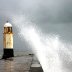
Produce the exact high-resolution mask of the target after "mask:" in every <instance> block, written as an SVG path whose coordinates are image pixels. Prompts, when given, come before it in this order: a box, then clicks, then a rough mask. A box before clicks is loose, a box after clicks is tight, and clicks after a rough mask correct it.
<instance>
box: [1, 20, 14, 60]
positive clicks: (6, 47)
mask: <svg viewBox="0 0 72 72" xmlns="http://www.w3.org/2000/svg"><path fill="white" fill-rule="evenodd" d="M10 57H14V51H13V30H12V25H11V24H10V23H9V22H8V21H7V22H6V23H5V25H4V32H3V57H2V59H7V58H10Z"/></svg>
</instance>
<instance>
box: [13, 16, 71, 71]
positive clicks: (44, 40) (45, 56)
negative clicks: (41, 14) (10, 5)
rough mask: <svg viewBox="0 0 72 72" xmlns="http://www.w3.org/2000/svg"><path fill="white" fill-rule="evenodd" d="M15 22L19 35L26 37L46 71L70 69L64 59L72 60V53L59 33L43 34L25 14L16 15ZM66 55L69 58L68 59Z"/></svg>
mask: <svg viewBox="0 0 72 72" xmlns="http://www.w3.org/2000/svg"><path fill="white" fill-rule="evenodd" d="M13 24H14V25H15V26H16V27H17V29H18V31H19V36H20V37H21V38H22V39H25V40H26V41H27V42H28V43H29V44H30V46H31V47H32V50H33V52H34V53H35V55H36V56H37V58H38V60H39V62H40V64H41V66H42V68H43V71H44V72H68V71H69V70H68V68H67V69H66V68H65V67H63V66H64V65H63V63H64V62H63V61H64V60H67V63H68V62H71V61H72V58H71V54H72V53H71V51H69V50H68V48H66V46H65V44H64V43H63V42H61V41H60V39H59V36H58V35H53V34H51V35H44V34H42V33H41V31H39V30H38V28H37V27H36V26H35V25H34V24H33V23H31V22H29V21H27V20H26V19H25V18H24V17H23V16H16V17H14V19H13ZM65 56H66V57H68V58H69V59H66V57H65ZM63 57H64V58H63ZM63 59H64V60H63ZM66 65H69V64H66Z"/></svg>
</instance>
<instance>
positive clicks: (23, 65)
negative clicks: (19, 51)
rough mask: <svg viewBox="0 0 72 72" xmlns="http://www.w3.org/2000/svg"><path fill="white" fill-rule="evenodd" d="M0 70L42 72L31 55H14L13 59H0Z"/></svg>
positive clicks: (6, 71) (2, 71) (8, 71)
mask: <svg viewBox="0 0 72 72" xmlns="http://www.w3.org/2000/svg"><path fill="white" fill-rule="evenodd" d="M0 72H43V71H42V68H41V65H40V64H39V61H38V60H37V58H36V57H35V56H33V55H25V56H22V57H14V58H13V60H12V59H9V60H0Z"/></svg>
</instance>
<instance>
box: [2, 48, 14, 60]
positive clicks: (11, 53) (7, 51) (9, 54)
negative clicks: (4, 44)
mask: <svg viewBox="0 0 72 72" xmlns="http://www.w3.org/2000/svg"><path fill="white" fill-rule="evenodd" d="M10 57H14V51H13V49H4V50H3V56H2V59H7V58H10Z"/></svg>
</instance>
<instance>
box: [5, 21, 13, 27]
mask: <svg viewBox="0 0 72 72" xmlns="http://www.w3.org/2000/svg"><path fill="white" fill-rule="evenodd" d="M4 27H12V25H11V23H9V22H6V23H5V25H4Z"/></svg>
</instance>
